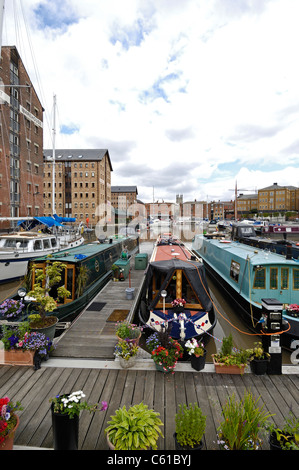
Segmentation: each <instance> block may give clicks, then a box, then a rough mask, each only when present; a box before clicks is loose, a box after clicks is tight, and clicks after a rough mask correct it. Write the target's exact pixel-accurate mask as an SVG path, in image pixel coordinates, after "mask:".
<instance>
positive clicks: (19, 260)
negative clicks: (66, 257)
mask: <svg viewBox="0 0 299 470" xmlns="http://www.w3.org/2000/svg"><path fill="white" fill-rule="evenodd" d="M83 243H84V238H83V237H81V238H79V239H77V240H75V241H72V242H71V243H69V244H68V245H67V246H66V247H65V248H64V250H68V249H70V248H74V247H77V246H81V245H83ZM58 251H59V250H58V249H49V250H42V251H35V252H31V253H28V252H27V253H26V252H18V253H9V254H6V253H0V284H5V283H7V282H12V281H15V280H18V279H21V278H22V277H24V276H25V274H26V271H27V268H28V263H29V262H30V261H32V260H34V259H37V258H39V257H41V256H45V255H48V254H52V253H57V252H58ZM60 251H61V250H60Z"/></svg>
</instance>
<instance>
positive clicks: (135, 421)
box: [105, 402, 164, 450]
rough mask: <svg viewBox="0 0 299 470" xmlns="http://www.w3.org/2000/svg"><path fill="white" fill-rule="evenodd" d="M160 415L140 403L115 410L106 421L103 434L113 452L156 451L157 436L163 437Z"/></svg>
mask: <svg viewBox="0 0 299 470" xmlns="http://www.w3.org/2000/svg"><path fill="white" fill-rule="evenodd" d="M159 416H160V413H157V412H155V411H154V410H150V409H148V406H147V405H144V404H143V403H142V402H141V403H139V404H138V405H134V406H131V407H130V408H129V409H128V410H127V409H126V407H125V406H123V408H119V409H118V410H116V412H115V414H114V415H113V416H111V421H108V425H109V426H108V427H107V428H106V429H105V432H106V433H107V434H108V435H109V440H110V442H111V443H112V444H113V445H114V446H115V450H142V449H148V448H150V447H151V448H152V449H154V450H156V449H157V440H158V438H159V436H161V437H164V436H163V434H162V431H161V429H160V427H161V426H163V423H162V421H161V420H160V418H159Z"/></svg>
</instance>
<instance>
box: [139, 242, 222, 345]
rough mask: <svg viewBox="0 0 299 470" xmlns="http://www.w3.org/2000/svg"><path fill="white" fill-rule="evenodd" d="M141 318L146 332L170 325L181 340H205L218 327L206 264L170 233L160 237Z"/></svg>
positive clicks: (147, 273) (145, 283) (145, 289)
mask: <svg viewBox="0 0 299 470" xmlns="http://www.w3.org/2000/svg"><path fill="white" fill-rule="evenodd" d="M176 304H177V305H176ZM180 304H181V305H180ZM139 319H140V321H141V324H142V325H144V327H145V328H144V331H145V332H146V331H149V332H150V331H151V332H152V331H153V330H156V331H159V330H160V329H163V328H165V327H166V326H167V325H171V331H170V335H171V336H172V337H173V338H175V339H179V340H181V341H185V340H188V339H189V338H192V337H196V338H202V339H204V338H205V337H206V336H207V333H210V334H211V333H212V330H213V328H214V327H215V324H216V316H215V312H214V308H213V304H212V301H211V298H210V294H209V288H208V285H207V282H206V277H205V269H204V266H203V263H202V262H201V261H200V260H199V259H198V258H196V257H195V256H194V255H192V253H191V252H190V250H188V249H187V247H186V246H185V245H184V244H183V243H182V242H181V241H180V240H179V239H177V238H175V237H172V236H171V235H170V234H166V235H162V236H160V237H159V238H158V240H157V242H156V244H155V247H154V251H153V254H152V257H151V259H150V262H149V265H148V267H147V271H146V276H145V282H144V287H143V290H142V294H141V302H140V309H139Z"/></svg>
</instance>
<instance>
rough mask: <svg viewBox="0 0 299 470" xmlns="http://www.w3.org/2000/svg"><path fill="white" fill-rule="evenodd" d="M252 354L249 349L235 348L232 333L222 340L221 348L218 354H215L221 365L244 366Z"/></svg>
mask: <svg viewBox="0 0 299 470" xmlns="http://www.w3.org/2000/svg"><path fill="white" fill-rule="evenodd" d="M250 356H251V351H250V350H249V349H240V350H236V349H234V348H233V338H232V335H231V334H230V335H229V336H228V337H224V338H223V340H222V346H221V350H220V352H219V353H218V354H214V359H215V361H216V362H217V363H218V364H220V365H223V366H224V365H227V366H232V365H236V366H238V367H240V368H241V367H242V366H243V364H246V363H247V362H248V360H249V358H250Z"/></svg>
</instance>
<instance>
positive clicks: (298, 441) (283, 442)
mask: <svg viewBox="0 0 299 470" xmlns="http://www.w3.org/2000/svg"><path fill="white" fill-rule="evenodd" d="M267 429H268V431H270V433H274V434H275V436H276V439H277V442H278V443H279V444H280V446H281V448H282V450H299V419H298V418H296V416H295V415H294V413H293V412H292V411H290V413H289V415H288V417H287V418H285V424H284V426H283V427H282V428H278V427H276V426H275V425H274V424H270V425H269V426H268V427H267Z"/></svg>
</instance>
